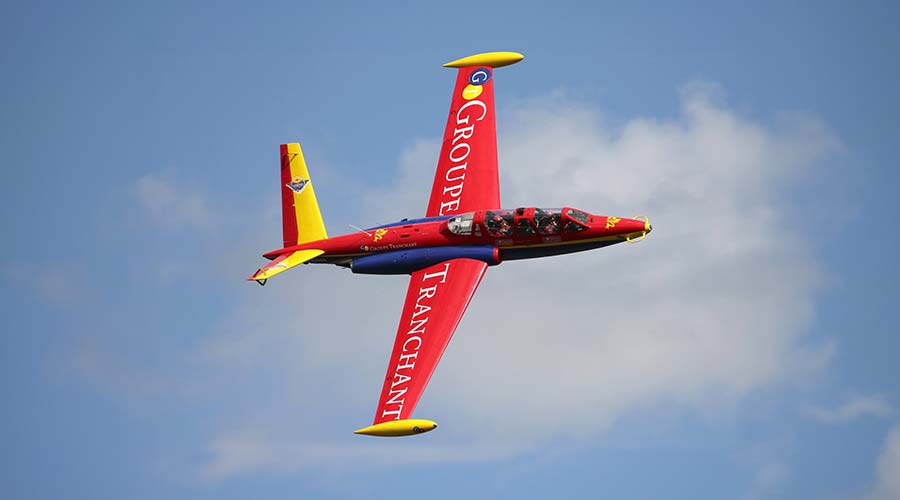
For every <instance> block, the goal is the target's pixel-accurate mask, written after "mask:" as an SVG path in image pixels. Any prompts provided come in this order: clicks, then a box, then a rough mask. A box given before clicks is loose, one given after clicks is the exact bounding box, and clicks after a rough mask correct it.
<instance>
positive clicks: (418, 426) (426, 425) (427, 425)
mask: <svg viewBox="0 0 900 500" xmlns="http://www.w3.org/2000/svg"><path fill="white" fill-rule="evenodd" d="M436 427H437V422H432V421H431V420H422V419H407V420H391V421H388V422H382V423H380V424H375V425H370V426H368V427H363V428H362V429H357V430H355V431H353V433H354V434H365V435H366V436H381V437H399V436H414V435H416V434H423V433H426V432H428V431H433V430H434V429H435V428H436Z"/></svg>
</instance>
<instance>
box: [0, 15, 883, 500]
mask: <svg viewBox="0 0 900 500" xmlns="http://www.w3.org/2000/svg"><path fill="white" fill-rule="evenodd" d="M4 11H5V14H4V15H3V16H2V20H0V42H2V43H0V47H2V48H0V61H2V68H3V72H2V74H3V82H4V85H3V90H4V91H3V93H2V103H3V107H2V109H3V113H2V114H0V117H2V118H0V120H2V121H0V123H2V127H0V146H2V150H3V151H4V153H5V155H4V160H3V163H2V165H3V171H4V173H5V175H6V178H7V179H8V181H7V182H6V183H5V184H4V187H3V188H2V189H3V196H2V197H0V204H2V209H3V214H4V217H3V224H4V234H5V235H6V238H5V242H6V244H5V245H4V247H3V251H2V254H0V277H2V290H0V293H2V299H3V300H2V303H3V306H2V307H3V313H4V314H3V318H4V327H3V336H4V342H3V349H2V350H0V353H2V354H0V355H2V358H0V367H2V368H0V370H2V375H3V376H2V382H0V383H2V388H3V394H4V395H5V402H4V404H3V411H2V412H0V423H2V426H0V429H2V431H0V432H2V434H0V436H2V442H3V443H4V449H5V450H6V452H5V453H4V454H3V455H2V458H0V460H2V463H0V466H2V467H0V469H2V472H0V489H2V490H3V492H4V494H3V496H4V497H9V498H60V497H66V498H159V497H163V496H164V497H168V498H217V499H221V498H247V497H254V498H282V497H287V496H292V497H296V496H298V495H301V496H307V497H312V498H316V497H318V498H363V497H372V496H377V497H384V496H388V495H390V496H392V497H397V498H402V497H411V496H414V495H415V496H427V497H435V498H459V497H473V498H498V497H499V498H545V497H548V496H554V495H566V496H571V497H592V498H601V497H610V498H659V497H661V496H666V497H669V498H686V499H687V498H691V499H695V498H717V499H719V498H735V499H753V498H773V499H788V498H790V499H794V498H822V499H862V498H867V499H876V498H897V496H895V495H898V494H900V484H898V483H897V478H898V477H900V412H898V408H900V385H898V380H900V377H898V373H897V366H896V358H897V353H898V352H900V340H898V336H897V332H898V326H900V322H898V320H897V316H896V314H895V304H896V302H897V297H898V290H897V281H898V271H900V270H898V267H897V259H896V255H897V254H898V237H897V235H896V232H894V231H892V230H891V227H890V224H891V222H890V221H891V220H892V219H893V218H894V217H895V216H896V215H897V210H896V202H895V201H894V193H895V191H896V190H897V187H898V182H897V180H898V173H897V169H896V163H897V161H896V153H895V151H894V150H895V147H894V146H895V145H896V143H897V140H898V135H900V134H898V133H900V124H898V123H900V122H898V118H897V116H898V115H900V94H898V91H897V89H898V88H900V61H898V59H897V57H896V54H895V53H896V48H897V47H898V45H900V44H898V42H900V40H898V35H897V33H896V21H897V19H898V13H900V11H898V9H897V7H896V6H894V5H892V4H891V3H888V2H884V3H881V2H864V3H860V4H858V5H854V6H848V5H847V4H844V3H836V2H835V3H821V2H816V3H791V4H790V5H784V4H783V3H781V2H778V3H768V4H758V5H753V6H744V5H743V4H731V5H723V4H721V3H700V2H692V3H689V4H688V5H680V6H674V5H671V6H670V5H658V4H652V3H634V4H633V5H631V6H628V7H622V6H620V5H616V4H611V5H605V6H604V5H598V6H593V7H585V6H583V5H578V4H572V3H567V2H555V3H553V4H552V5H548V4H546V3H543V4H536V3H524V2H516V3H509V4H495V5H490V6H484V5H477V6H476V5H462V4H460V5H449V4H446V5H441V6H439V7H438V6H428V7H426V6H419V5H404V4H397V5H392V6H387V5H382V6H379V7H372V6H367V5H364V4H344V5H342V6H340V7H335V6H308V5H302V3H298V2H290V3H265V4H264V5H261V6H253V7H249V6H237V5H230V4H211V3H210V4H202V3H185V2H172V3H153V4H144V5H140V4H137V5H135V4H131V5H122V4H120V3H109V4H103V3H93V2H92V3H84V4H80V5H76V4H74V3H62V2H60V3H52V2H51V3H44V2H30V3H27V4H16V5H12V4H10V5H7V6H6V7H5V9H4ZM491 50H515V51H519V52H522V53H524V54H525V55H526V59H525V61H524V62H523V63H521V64H518V65H516V66H513V67H510V68H504V69H502V70H499V71H498V72H497V75H496V93H497V109H498V113H497V114H498V140H499V145H500V162H501V164H500V168H501V180H502V188H501V196H502V199H503V200H504V204H505V205H508V206H518V205H543V206H558V205H563V204H571V205H574V206H578V207H581V208H584V209H586V210H589V211H592V212H595V213H610V214H619V215H624V216H630V215H635V214H638V213H647V214H648V215H650V217H651V219H652V220H653V222H654V233H653V235H651V236H650V237H649V238H648V239H647V241H645V242H643V243H642V244H640V245H637V246H634V247H625V248H619V247H613V248H610V249H607V250H602V251H597V252H589V253H585V254H580V255H573V256H569V257H565V258H554V259H544V260H540V261H528V262H514V263H508V264H506V265H503V266H500V267H498V268H492V269H491V272H489V273H488V275H487V277H486V279H485V282H484V283H483V284H482V286H481V288H480V289H479V292H478V294H477V295H476V298H475V301H474V302H473V305H472V307H471V308H470V311H469V313H468V314H467V317H466V319H465V320H464V321H463V323H462V324H461V325H460V329H459V330H458V332H457V336H456V337H455V339H454V342H453V344H451V346H450V348H449V349H448V351H447V353H446V356H445V358H444V360H443V361H442V363H441V366H440V367H439V368H438V370H437V371H436V373H435V376H434V379H433V380H432V383H431V386H430V387H429V390H428V391H426V393H425V396H424V397H423V399H422V402H421V403H420V406H419V409H418V410H417V415H418V416H420V417H422V418H433V419H435V420H437V421H438V422H440V423H441V427H440V428H439V429H438V430H437V431H436V432H433V433H430V434H428V435H425V436H421V437H420V438H417V439H408V440H400V441H396V440H395V441H386V440H372V439H363V438H359V437H358V436H353V435H352V434H350V431H351V430H353V429H355V428H358V427H361V426H363V425H366V424H368V423H369V421H370V419H371V414H372V411H373V409H374V406H375V402H376V401H375V399H376V398H377V395H378V390H379V389H380V379H381V376H382V374H383V372H384V369H385V368H384V365H385V363H386V362H387V358H388V355H389V349H390V345H391V341H392V337H393V333H394V328H395V324H396V317H397V314H398V312H399V309H400V303H401V301H402V296H403V291H404V288H405V283H404V279H403V278H402V277H370V276H351V275H349V273H348V272H346V271H344V270H341V269H337V268H334V269H331V268H324V267H313V266H309V267H305V268H303V269H301V270H297V271H292V272H291V273H288V274H286V275H284V276H280V277H279V279H278V280H273V281H272V282H271V283H270V285H269V286H267V287H265V288H262V289H261V288H259V287H257V286H254V285H252V284H248V283H246V282H245V281H244V278H245V277H246V276H247V275H249V274H250V273H251V272H252V271H254V270H255V269H256V268H257V267H258V266H259V264H260V263H261V262H262V260H261V258H260V257H259V255H260V254H261V253H262V252H264V251H267V250H271V249H273V248H275V247H277V246H278V243H279V242H280V239H279V238H280V230H279V224H280V220H279V217H280V215H279V210H280V207H279V205H278V198H277V197H278V189H277V147H278V144H279V143H281V142H291V141H301V142H302V143H303V147H304V152H305V155H306V158H307V161H308V163H309V166H310V170H311V174H312V177H313V179H314V182H315V183H316V191H317V194H318V196H319V201H320V205H321V207H322V211H323V214H324V216H325V221H326V225H327V227H328V229H329V232H330V233H331V234H338V233H341V232H344V231H348V230H349V229H347V227H348V224H355V225H358V226H366V225H374V224H376V223H379V222H382V223H383V222H388V221H390V220H393V219H399V218H402V217H408V216H416V215H420V214H421V213H422V212H423V211H424V206H425V201H426V198H427V193H428V190H429V188H430V179H431V176H432V175H433V169H434V166H435V164H436V158H437V149H438V141H439V138H440V135H441V133H442V130H443V126H444V122H443V116H444V114H445V113H446V112H447V105H448V102H449V96H448V94H449V92H450V89H451V87H452V82H453V78H454V75H453V73H452V71H451V70H447V69H443V68H441V67H440V64H442V63H444V62H447V61H449V60H452V59H455V58H457V57H461V56H464V55H469V54H471V53H476V52H482V51H491ZM497 311H527V312H529V314H506V315H498V314H497ZM535 311H537V312H541V311H543V313H539V314H538V313H534V312H535Z"/></svg>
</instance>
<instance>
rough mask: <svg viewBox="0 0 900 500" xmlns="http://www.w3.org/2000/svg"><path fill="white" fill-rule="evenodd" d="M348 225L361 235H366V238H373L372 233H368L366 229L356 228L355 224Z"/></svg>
mask: <svg viewBox="0 0 900 500" xmlns="http://www.w3.org/2000/svg"><path fill="white" fill-rule="evenodd" d="M347 225H348V226H350V227H352V228H353V229H356V230H357V231H359V232H361V233H366V236H372V233H370V232H368V231H366V230H365V229H360V228H358V227H356V226H354V225H353V224H347Z"/></svg>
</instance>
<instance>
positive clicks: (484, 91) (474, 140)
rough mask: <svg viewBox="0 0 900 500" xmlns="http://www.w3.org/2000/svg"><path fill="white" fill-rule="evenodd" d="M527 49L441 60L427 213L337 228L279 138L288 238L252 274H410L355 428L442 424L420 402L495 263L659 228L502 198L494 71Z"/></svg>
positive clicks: (632, 237)
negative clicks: (380, 371)
mask: <svg viewBox="0 0 900 500" xmlns="http://www.w3.org/2000/svg"><path fill="white" fill-rule="evenodd" d="M523 58H524V56H523V55H521V54H518V53H515V52H490V53H486V54H476V55H473V56H469V57H464V58H462V59H458V60H456V61H453V62H449V63H447V64H445V65H444V66H446V67H449V68H457V69H458V72H457V76H456V87H454V89H453V96H452V99H451V102H450V115H449V117H448V119H447V127H446V129H445V132H444V142H443V145H442V146H441V154H440V158H439V159H438V166H437V172H436V173H435V176H434V184H433V185H432V187H431V198H430V199H429V201H428V208H427V209H426V211H425V217H424V218H421V219H403V220H401V221H399V222H394V223H392V224H384V225H381V226H377V227H372V228H369V229H365V230H360V231H358V232H355V233H351V234H345V235H342V236H335V237H332V238H329V237H328V235H327V234H326V232H325V225H324V223H323V222H322V215H321V213H320V212H319V205H318V203H317V202H316V194H315V191H314V190H313V184H312V181H310V177H309V171H308V170H307V168H306V162H305V161H304V160H303V153H302V151H301V150H300V145H299V144H283V145H282V146H281V182H280V189H281V208H282V218H283V229H284V248H280V249H278V250H273V251H271V252H269V253H266V254H264V255H263V256H264V257H265V258H267V259H270V260H271V261H272V262H270V263H269V264H267V265H266V266H265V267H263V268H261V269H259V270H258V271H257V272H256V273H254V274H253V276H251V277H250V278H248V279H250V280H254V281H257V282H259V283H260V284H265V282H266V280H267V279H269V278H271V277H272V276H275V275H276V274H279V273H281V272H284V271H286V270H288V269H290V268H292V267H294V266H296V265H298V264H309V263H313V264H335V265H338V266H341V267H346V268H349V269H350V270H351V271H352V272H354V273H361V274H408V275H410V279H409V289H408V290H407V292H406V302H405V303H404V305H403V312H402V313H401V315H400V325H399V327H398V328H397V337H396V340H394V349H393V352H392V353H391V357H390V361H389V363H388V369H387V374H386V375H385V378H384V385H383V387H382V389H381V396H380V397H379V399H378V408H377V409H376V412H375V422H374V423H373V425H371V426H369V427H365V428H362V429H359V430H357V431H356V433H357V434H367V435H372V436H408V435H413V434H419V433H423V432H428V431H430V430H432V429H434V428H435V427H437V424H436V423H435V422H433V421H430V420H421V419H412V418H411V417H412V412H413V410H414V409H415V407H416V404H417V403H418V402H419V398H420V397H421V396H422V392H423V391H424V390H425V386H426V385H427V384H428V380H429V379H430V378H431V375H432V373H433V372H434V369H435V367H436V366H437V364H438V361H439V360H440V359H441V355H442V354H443V353H444V349H446V347H447V344H448V343H449V342H450V338H451V337H452V336H453V332H454V331H455V330H456V325H457V324H458V323H459V320H460V319H461V318H462V315H463V313H464V312H465V310H466V307H468V305H469V301H471V300H472V296H473V295H474V294H475V289H476V288H478V284H479V283H480V282H481V278H482V276H483V275H484V272H485V271H486V270H487V268H488V267H490V266H495V265H498V264H500V263H501V262H502V261H509V260H519V259H533V258H537V257H547V256H550V255H560V254H566V253H572V252H581V251H584V250H591V249H594V248H601V247H605V246H609V245H614V244H616V243H621V242H624V241H631V242H634V241H639V240H641V239H643V238H644V237H645V236H646V235H647V234H648V233H649V232H650V230H651V227H650V222H649V221H648V220H647V218H646V217H636V218H624V217H621V218H620V217H612V216H604V215H592V214H590V213H588V212H585V211H582V210H578V209H576V208H571V207H563V208H561V209H560V208H535V207H520V208H515V209H511V210H509V209H503V208H500V186H499V177H498V173H497V138H496V124H495V121H494V79H493V77H494V70H495V69H496V68H500V67H503V66H509V65H511V64H515V63H517V62H519V61H521V60H522V59H523Z"/></svg>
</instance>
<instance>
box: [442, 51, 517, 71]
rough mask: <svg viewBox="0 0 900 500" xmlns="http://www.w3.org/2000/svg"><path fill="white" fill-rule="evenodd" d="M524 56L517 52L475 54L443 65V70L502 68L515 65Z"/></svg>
mask: <svg viewBox="0 0 900 500" xmlns="http://www.w3.org/2000/svg"><path fill="white" fill-rule="evenodd" d="M522 59H525V56H523V55H522V54H519V53H518V52H485V53H483V54H475V55H472V56H468V57H463V58H461V59H457V60H455V61H450V62H448V63H447V64H445V65H444V67H445V68H466V67H469V66H490V67H491V68H502V67H503V66H509V65H510V64H515V63H517V62H519V61H521V60H522Z"/></svg>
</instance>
